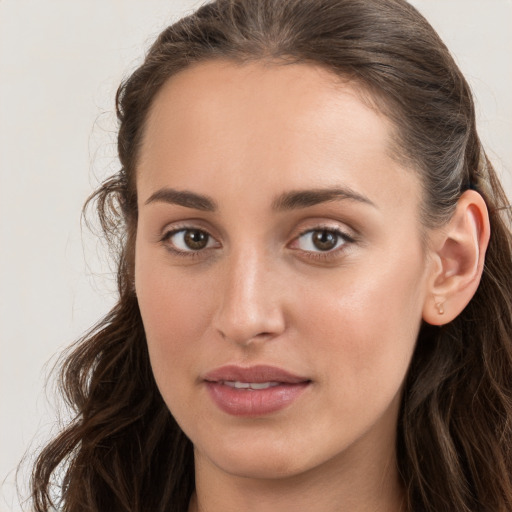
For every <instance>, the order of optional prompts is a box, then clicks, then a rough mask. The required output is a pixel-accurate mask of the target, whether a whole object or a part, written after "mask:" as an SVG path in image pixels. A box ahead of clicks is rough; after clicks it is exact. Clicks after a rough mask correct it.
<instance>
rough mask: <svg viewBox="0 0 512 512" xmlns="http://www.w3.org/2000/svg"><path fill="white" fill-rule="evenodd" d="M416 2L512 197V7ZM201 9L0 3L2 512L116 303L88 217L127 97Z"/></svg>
mask: <svg viewBox="0 0 512 512" xmlns="http://www.w3.org/2000/svg"><path fill="white" fill-rule="evenodd" d="M413 3H414V4H415V5H416V6H418V7H419V8H420V10H421V11H422V12H423V13H424V14H425V15H426V17H427V18H428V19H429V20H430V21H431V23H432V24H433V25H434V27H435V28H436V29H437V30H438V31H439V32H440V34H441V36H442V37H443V38H444V40H445V41H446V43H447V44H448V46H449V48H450V49H451V50H452V52H453V53H454V54H455V56H456V59H457V61H458V63H459V64H460V66H461V67H462V69H463V71H464V72H465V74H466V76H467V77H468V79H469V80H470V82H471V84H472V87H473V90H474V93H475V96H476V99H477V105H478V115H479V126H480V133H481V135H482V138H483V140H484V142H485V144H486V147H487V149H488V151H489V153H490V156H491V158H492V159H493V161H494V163H495V164H496V166H497V168H498V170H499V172H500V173H501V174H502V176H503V177H504V180H505V183H506V188H507V191H508V193H509V195H512V177H511V168H512V137H511V135H512V95H511V94H510V84H511V83H512V64H511V62H512V59H510V53H511V52H510V50H511V48H512V30H511V25H512V1H511V0H415V1H414V2H413ZM199 4H200V2H198V1H190V0H189V1H187V0H181V1H177V0H166V1H162V0H73V1H72V2H70V1H66V0H3V1H2V0H0V483H2V484H3V485H2V490H1V495H0V512H7V511H15V510H19V506H18V505H17V504H16V498H15V488H14V471H15V468H16V466H17V464H18V462H19V460H20V458H21V457H22V456H23V454H24V453H26V452H27V453H28V454H29V457H30V453H32V452H33V450H34V449H35V448H36V447H37V446H38V445H40V444H41V443H42V442H43V441H44V440H45V439H46V438H47V437H48V436H49V434H50V432H51V431H52V429H53V430H55V428H56V427H55V425H54V420H55V417H56V411H55V409H54V408H53V407H52V406H51V405H50V404H51V403H54V402H55V393H54V391H53V388H52V386H50V387H48V388H47V391H46V392H45V391H44V382H45V379H46V375H47V372H48V370H49V369H50V368H51V366H52V365H53V364H54V363H55V361H56V357H57V356H56V354H58V352H59V351H60V350H61V349H62V348H64V347H65V346H67V345H69V344H70V343H71V342H72V341H73V340H75V339H76V338H77V337H79V336H80V335H81V334H82V333H83V332H84V331H85V330H86V329H87V328H89V327H90V326H91V325H92V324H93V323H94V322H96V321H97V320H98V319H99V318H100V317H101V316H102V315H103V314H104V313H106V312H107V310H108V309H109V307H110V306H111V305H112V304H113V300H114V294H113V291H114V289H115V283H114V277H113V275H112V271H111V269H110V268H109V265H108V262H107V257H106V253H105V250H106V249H105V247H104V246H103V245H102V244H101V243H99V242H98V241H97V240H96V239H95V238H94V237H93V236H91V235H90V233H89V232H88V231H87V230H86V229H85V228H84V229H83V231H82V229H81V227H80V211H81V206H82V204H83V202H84V200H85V198H86V197H87V196H88V195H89V194H90V193H91V191H92V190H93V189H94V187H95V186H96V185H97V183H98V181H99V180H101V179H102V178H104V177H105V176H107V175H108V174H110V173H112V172H114V171H115V170H116V168H117V163H116V159H115V121H114V115H113V98H114V94H115V90H116V87H117V85H118V83H119V82H120V80H121V78H122V77H123V76H124V75H125V74H127V73H128V72H129V71H130V70H132V69H133V68H134V67H135V66H136V65H137V63H138V62H140V59H141V57H142V55H143V49H144V48H146V47H147V45H148V44H149V43H150V42H151V41H152V39H153V38H154V36H156V35H157V34H158V32H159V31H160V29H162V28H163V27H164V26H165V25H167V24H168V23H169V22H171V21H172V20H173V19H176V18H177V17H179V16H180V15H182V14H185V13H187V12H190V11H191V9H192V7H193V6H194V5H196V6H197V5H199ZM48 400H49V402H48ZM63 415H64V417H65V412H63ZM27 460H30V458H29V459H27ZM25 475H26V470H25V472H22V474H21V478H20V479H21V481H22V482H26V476H25Z"/></svg>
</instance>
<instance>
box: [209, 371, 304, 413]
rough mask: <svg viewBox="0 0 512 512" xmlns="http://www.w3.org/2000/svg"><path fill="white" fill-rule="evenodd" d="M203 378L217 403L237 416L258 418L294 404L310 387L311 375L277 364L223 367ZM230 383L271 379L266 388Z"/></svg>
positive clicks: (268, 380)
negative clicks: (243, 387)
mask: <svg viewBox="0 0 512 512" xmlns="http://www.w3.org/2000/svg"><path fill="white" fill-rule="evenodd" d="M203 381H204V382H205V384H206V388H207V390H208V392H209V395H210V397H211V398H212V400H213V402H214V403H215V404H216V405H217V406H218V407H219V408H220V409H221V410H222V411H224V412H225V413H227V414H231V415H233V416H246V417H256V416H263V415H266V414H271V413H273V412H277V411H280V410H282V409H284V408H285V407H288V406H289V405H291V404H292V403H293V402H294V401H295V400H296V399H298V398H299V396H300V395H302V393H303V392H304V391H305V390H306V389H307V388H308V387H309V386H310V384H311V380H310V379H308V378H307V377H303V376H299V375H295V374H293V373H290V372H288V371H286V370H284V369H282V368H278V367H275V366H266V365H258V366H251V367H247V368H244V367H241V366H234V365H229V366H222V367H220V368H216V369H215V370H212V371H211V372H208V373H207V374H206V375H205V376H204V377H203ZM226 382H230V383H233V382H250V383H259V384H261V383H265V382H271V383H272V386H271V387H268V388H264V389H237V388H234V387H232V386H229V385H227V384H225V383H226Z"/></svg>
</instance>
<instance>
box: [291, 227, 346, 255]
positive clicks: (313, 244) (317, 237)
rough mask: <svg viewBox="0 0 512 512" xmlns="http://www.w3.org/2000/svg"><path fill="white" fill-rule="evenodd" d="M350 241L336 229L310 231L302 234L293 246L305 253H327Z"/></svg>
mask: <svg viewBox="0 0 512 512" xmlns="http://www.w3.org/2000/svg"><path fill="white" fill-rule="evenodd" d="M352 241H353V240H352V238H350V237H349V236H348V235H345V234H344V233H342V232H341V231H338V230H336V229H312V230H310V231H306V232H305V233H302V235H300V236H299V237H298V238H297V239H296V241H295V243H294V246H295V248H297V249H300V250H302V251H305V252H329V251H335V250H336V249H338V248H340V247H342V246H343V245H345V244H347V243H349V242H352Z"/></svg>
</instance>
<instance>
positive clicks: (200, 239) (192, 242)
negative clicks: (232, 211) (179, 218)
mask: <svg viewBox="0 0 512 512" xmlns="http://www.w3.org/2000/svg"><path fill="white" fill-rule="evenodd" d="M208 239H209V236H208V234H207V233H205V232H204V231H199V230H198V229H187V230H186V231H185V236H184V237H183V241H184V242H185V245H186V246H187V247H188V248H189V249H191V250H193V251H198V250H200V249H204V248H205V247H206V246H207V245H208Z"/></svg>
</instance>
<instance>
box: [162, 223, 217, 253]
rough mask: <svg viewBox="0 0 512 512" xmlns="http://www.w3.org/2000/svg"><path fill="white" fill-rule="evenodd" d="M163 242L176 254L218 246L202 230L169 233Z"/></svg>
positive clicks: (189, 229) (182, 230)
mask: <svg viewBox="0 0 512 512" xmlns="http://www.w3.org/2000/svg"><path fill="white" fill-rule="evenodd" d="M163 242H165V244H166V245H168V246H169V248H170V249H172V250H173V251H175V252H178V253H180V252H181V253H185V252H188V253H192V252H198V251H201V250H202V249H208V248H210V247H215V246H218V244H217V242H216V241H215V239H214V238H213V237H211V236H210V235H209V234H208V233H207V232H206V231H203V230H202V229H195V228H186V229H178V230H176V231H171V232H169V233H167V234H166V235H165V236H164V238H163Z"/></svg>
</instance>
